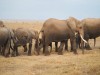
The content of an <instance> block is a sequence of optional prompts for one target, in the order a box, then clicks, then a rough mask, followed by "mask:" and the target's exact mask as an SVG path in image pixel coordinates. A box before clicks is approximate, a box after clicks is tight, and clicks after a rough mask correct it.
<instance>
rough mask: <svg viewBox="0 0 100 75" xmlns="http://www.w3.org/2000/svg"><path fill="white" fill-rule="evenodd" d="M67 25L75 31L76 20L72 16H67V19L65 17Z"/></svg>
mask: <svg viewBox="0 0 100 75" xmlns="http://www.w3.org/2000/svg"><path fill="white" fill-rule="evenodd" d="M67 25H68V27H69V28H70V29H71V30H72V31H73V30H74V31H76V26H77V25H76V20H75V19H74V18H73V17H69V19H67Z"/></svg>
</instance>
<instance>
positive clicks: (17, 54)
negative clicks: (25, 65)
mask: <svg viewBox="0 0 100 75" xmlns="http://www.w3.org/2000/svg"><path fill="white" fill-rule="evenodd" d="M14 49H15V51H16V56H19V52H18V47H17V46H15V48H14Z"/></svg>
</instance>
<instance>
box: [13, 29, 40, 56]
mask: <svg viewBox="0 0 100 75" xmlns="http://www.w3.org/2000/svg"><path fill="white" fill-rule="evenodd" d="M32 39H35V40H37V39H38V32H37V31H35V30H33V29H24V28H18V29H16V30H14V38H13V43H14V47H13V48H14V50H13V54H12V55H13V56H18V55H19V53H18V47H19V46H23V47H24V52H27V43H29V50H28V55H29V56H30V55H31V49H32Z"/></svg>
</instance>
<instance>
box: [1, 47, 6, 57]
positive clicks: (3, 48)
mask: <svg viewBox="0 0 100 75" xmlns="http://www.w3.org/2000/svg"><path fill="white" fill-rule="evenodd" d="M5 49H6V47H5V46H2V49H1V54H2V55H3V56H5Z"/></svg>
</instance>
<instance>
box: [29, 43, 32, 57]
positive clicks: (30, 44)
mask: <svg viewBox="0 0 100 75" xmlns="http://www.w3.org/2000/svg"><path fill="white" fill-rule="evenodd" d="M31 50H32V43H29V50H28V56H31Z"/></svg>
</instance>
